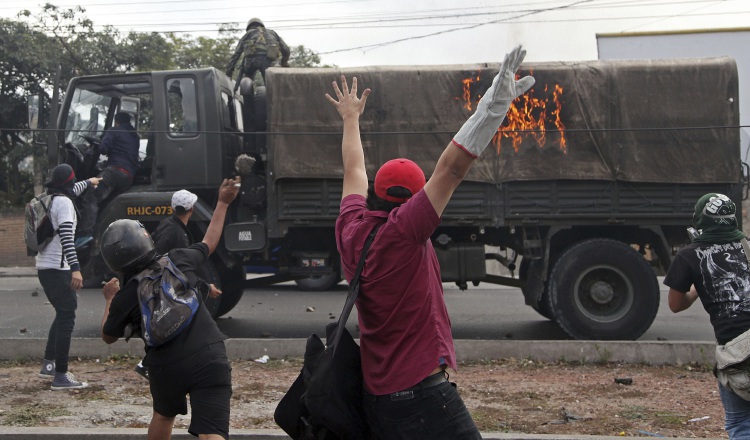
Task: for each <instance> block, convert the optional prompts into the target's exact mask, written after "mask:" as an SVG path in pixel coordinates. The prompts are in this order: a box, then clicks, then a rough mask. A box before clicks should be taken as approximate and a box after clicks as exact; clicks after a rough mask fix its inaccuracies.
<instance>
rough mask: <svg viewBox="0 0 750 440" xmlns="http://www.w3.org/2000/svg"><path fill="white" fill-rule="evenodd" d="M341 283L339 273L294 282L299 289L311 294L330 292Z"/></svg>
mask: <svg viewBox="0 0 750 440" xmlns="http://www.w3.org/2000/svg"><path fill="white" fill-rule="evenodd" d="M340 281H341V275H339V272H338V271H335V272H333V273H329V274H325V275H315V276H311V277H308V278H302V279H299V280H294V282H295V283H297V287H299V288H300V289H302V290H307V291H311V292H321V291H324V290H329V289H331V288H332V287H333V286H335V285H336V284H338V283H339V282H340Z"/></svg>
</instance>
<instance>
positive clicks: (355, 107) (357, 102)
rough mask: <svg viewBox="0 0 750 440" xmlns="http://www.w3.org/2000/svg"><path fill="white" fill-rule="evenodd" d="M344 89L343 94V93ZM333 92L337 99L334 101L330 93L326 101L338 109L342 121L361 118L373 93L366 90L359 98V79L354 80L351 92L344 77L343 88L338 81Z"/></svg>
mask: <svg viewBox="0 0 750 440" xmlns="http://www.w3.org/2000/svg"><path fill="white" fill-rule="evenodd" d="M342 89H343V92H342V91H341V90H342ZM333 91H334V92H335V93H336V98H337V99H333V98H332V97H331V95H329V94H328V93H326V99H327V100H328V102H330V103H331V105H333V106H334V107H335V108H336V111H338V112H339V115H341V119H342V120H347V119H350V118H355V119H356V118H359V115H361V114H362V112H363V111H365V103H366V102H367V97H368V96H370V92H371V90H370V89H365V91H364V92H362V96H361V97H359V98H357V77H356V76H355V77H353V78H352V88H351V90H350V89H349V87H348V85H347V83H346V77H345V76H344V75H341V88H339V85H338V84H337V83H336V81H334V82H333Z"/></svg>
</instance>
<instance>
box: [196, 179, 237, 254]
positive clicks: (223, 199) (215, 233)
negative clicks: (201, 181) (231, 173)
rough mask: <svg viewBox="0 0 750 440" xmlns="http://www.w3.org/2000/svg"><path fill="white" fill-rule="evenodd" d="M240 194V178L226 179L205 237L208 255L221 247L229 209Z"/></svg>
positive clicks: (220, 189)
mask: <svg viewBox="0 0 750 440" xmlns="http://www.w3.org/2000/svg"><path fill="white" fill-rule="evenodd" d="M239 192H240V178H239V177H235V178H234V179H224V181H223V182H221V186H220V187H219V200H218V201H217V202H216V208H215V209H214V214H213V216H211V222H210V223H209V224H208V229H206V234H205V235H204V236H203V243H205V244H206V245H207V246H208V254H209V255H211V254H212V253H213V252H214V250H216V246H218V245H219V239H220V238H221V231H223V230H224V219H225V218H226V215H227V209H228V208H229V205H230V204H231V203H232V201H233V200H234V198H235V197H237V193H239Z"/></svg>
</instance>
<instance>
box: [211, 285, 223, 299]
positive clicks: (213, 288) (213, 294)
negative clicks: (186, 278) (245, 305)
mask: <svg viewBox="0 0 750 440" xmlns="http://www.w3.org/2000/svg"><path fill="white" fill-rule="evenodd" d="M221 294H222V291H221V290H219V288H218V287H216V284H209V286H208V296H209V297H210V298H218V297H219V295H221Z"/></svg>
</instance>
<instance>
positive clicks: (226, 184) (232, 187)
mask: <svg viewBox="0 0 750 440" xmlns="http://www.w3.org/2000/svg"><path fill="white" fill-rule="evenodd" d="M241 186H242V183H241V182H240V176H237V177H235V178H234V179H224V181H223V182H221V186H220V187H219V201H220V202H224V203H226V204H227V205H229V204H230V203H232V201H233V200H234V198H235V197H237V194H239V192H240V187H241Z"/></svg>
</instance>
